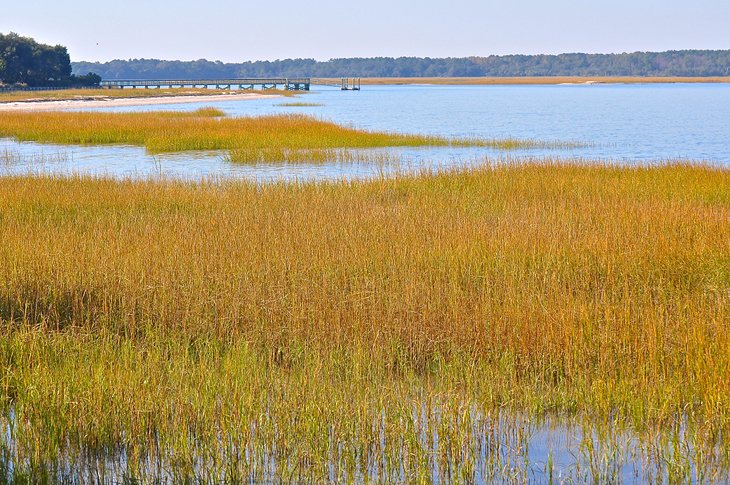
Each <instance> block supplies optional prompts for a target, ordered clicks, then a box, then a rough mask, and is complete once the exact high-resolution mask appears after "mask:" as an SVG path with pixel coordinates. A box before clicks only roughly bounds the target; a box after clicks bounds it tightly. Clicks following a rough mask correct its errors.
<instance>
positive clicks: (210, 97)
mask: <svg viewBox="0 0 730 485" xmlns="http://www.w3.org/2000/svg"><path fill="white" fill-rule="evenodd" d="M278 97H280V96H279V95H276V94H258V93H235V94H202V95H192V96H159V97H157V96H156V97H149V98H104V99H88V98H87V99H70V100H53V101H15V102H11V103H0V111H56V110H63V109H71V110H74V109H85V108H111V107H114V106H149V105H156V104H180V103H215V102H218V101H240V100H244V99H262V98H278Z"/></svg>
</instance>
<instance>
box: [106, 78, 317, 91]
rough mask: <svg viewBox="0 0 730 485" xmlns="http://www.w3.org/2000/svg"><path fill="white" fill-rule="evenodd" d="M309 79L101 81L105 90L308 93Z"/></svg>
mask: <svg viewBox="0 0 730 485" xmlns="http://www.w3.org/2000/svg"><path fill="white" fill-rule="evenodd" d="M311 84H312V82H311V79H310V78H236V79H119V80H114V81H101V82H100V83H99V86H100V87H102V88H107V89H162V88H213V87H215V89H232V88H234V87H235V88H238V89H255V88H257V87H259V88H260V89H279V87H282V88H283V89H285V90H286V91H309V87H310V85H311Z"/></svg>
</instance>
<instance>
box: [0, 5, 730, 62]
mask: <svg viewBox="0 0 730 485" xmlns="http://www.w3.org/2000/svg"><path fill="white" fill-rule="evenodd" d="M0 2H2V5H0V32H3V33H7V32H10V31H12V32H17V33H19V34H23V35H28V36H31V37H35V38H36V39H37V40H39V41H41V42H44V43H49V44H62V45H65V46H67V47H68V49H69V53H70V54H71V58H72V60H89V61H96V60H101V61H104V60H109V59H128V58H141V57H147V58H149V57H154V58H161V59H185V60H188V59H199V58H207V59H211V60H215V59H220V60H223V61H228V62H235V61H244V60H257V59H270V60H273V59H284V58H295V57H313V58H316V59H321V60H325V59H329V58H333V57H372V56H394V57H397V56H429V57H449V56H454V57H463V56H485V55H489V54H535V53H547V54H557V53H561V52H633V51H637V50H651V51H659V50H669V49H728V48H730V0H482V1H479V0H451V1H445V0H438V1H437V0H421V1H414V0H400V1H398V0H367V1H365V0H363V1H361V2H358V1H356V0H348V1H339V0H310V1H303V0H302V1H297V2H294V1H291V0H272V1H269V2H266V1H260V0H258V1H241V0H218V1H216V0H208V1H204V0H177V1H164V2H163V1H159V0H158V1H155V0H144V1H143V0H120V1H116V2H115V1H110V2H105V1H104V0H67V1H59V0H26V1H25V2H15V1H11V0H0Z"/></svg>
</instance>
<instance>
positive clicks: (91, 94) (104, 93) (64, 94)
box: [0, 88, 295, 103]
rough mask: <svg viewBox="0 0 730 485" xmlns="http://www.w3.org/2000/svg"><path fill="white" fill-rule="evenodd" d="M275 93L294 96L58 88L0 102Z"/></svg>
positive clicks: (1, 97) (0, 96)
mask: <svg viewBox="0 0 730 485" xmlns="http://www.w3.org/2000/svg"><path fill="white" fill-rule="evenodd" d="M249 92H253V93H257V94H275V95H279V96H294V95H295V93H294V92H293V91H284V90H278V89H266V90H256V91H243V90H229V89H203V88H185V89H165V88H163V89H99V88H96V89H91V88H90V89H59V90H49V91H10V92H5V93H0V103H14V102H21V101H78V100H97V99H120V98H155V97H160V96H203V95H205V96H208V95H210V96H226V95H231V94H241V93H249Z"/></svg>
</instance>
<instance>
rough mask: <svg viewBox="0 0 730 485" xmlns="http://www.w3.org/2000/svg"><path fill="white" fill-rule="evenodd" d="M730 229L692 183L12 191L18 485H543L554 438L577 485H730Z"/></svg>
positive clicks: (14, 472) (673, 179) (521, 169)
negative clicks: (65, 481)
mask: <svg viewBox="0 0 730 485" xmlns="http://www.w3.org/2000/svg"><path fill="white" fill-rule="evenodd" d="M159 119H160V118H156V120H159ZM170 119H173V120H176V119H179V118H177V117H176V116H173V115H170ZM276 121H277V122H279V121H280V120H276ZM290 121H291V122H298V121H299V120H298V119H297V118H293V119H291V120H290ZM156 122H157V121H156ZM322 129H323V130H325V131H326V130H331V129H333V128H331V127H330V126H328V125H326V126H324V127H322ZM109 131H110V133H113V130H111V129H110V130H109ZM352 136H353V138H354V139H357V136H359V135H352ZM729 215H730V172H728V170H726V169H721V168H716V167H711V166H702V165H697V166H692V165H687V164H667V165H657V166H651V167H633V168H631V167H625V166H609V165H605V166H604V165H594V166H591V165H587V164H579V163H577V164H569V163H556V162H550V161H545V162H542V163H533V164H514V165H497V166H486V167H484V168H481V169H477V170H471V171H462V172H456V173H444V174H431V175H422V176H407V177H406V176H404V177H396V178H393V179H380V180H373V181H359V182H339V183H318V184H270V185H258V184H253V183H246V182H225V183H212V182H201V183H183V182H172V181H159V180H158V181H132V180H127V181H113V180H107V179H91V178H83V177H67V178H53V177H3V178H0V241H2V245H0V319H1V320H2V326H1V327H0V328H1V329H2V335H1V338H0V368H1V369H3V376H2V381H1V382H0V409H1V410H2V419H3V420H4V425H5V427H4V429H6V430H7V432H4V433H3V434H1V435H0V443H2V445H0V447H1V449H0V464H1V465H2V466H0V471H2V473H4V474H5V476H6V477H10V479H12V478H13V477H15V478H20V479H22V478H24V477H25V478H26V479H28V480H29V481H33V480H37V479H42V478H43V477H51V478H53V477H56V478H57V477H59V476H71V477H73V476H76V477H78V476H83V474H93V475H91V476H97V477H106V478H110V477H117V478H118V477H127V478H140V479H144V480H151V479H154V478H155V477H161V478H162V479H177V480H183V479H191V478H193V477H197V478H199V479H201V480H213V479H223V480H228V481H235V480H238V479H246V480H249V479H250V480H262V479H273V480H283V481H302V480H315V481H347V480H354V481H396V482H412V481H420V482H428V481H437V480H445V479H449V480H452V481H473V480H491V479H493V478H496V479H503V480H507V481H509V480H511V479H515V480H527V479H530V477H535V476H542V477H552V476H553V466H552V465H551V464H550V463H552V455H550V458H549V459H548V458H546V461H545V462H544V463H542V465H540V466H542V467H543V471H542V472H541V473H538V472H536V471H535V470H534V469H533V468H532V465H533V464H531V463H528V461H529V456H530V454H529V451H528V450H527V447H528V445H529V443H530V440H529V434H530V433H531V432H534V430H535V427H536V426H537V424H536V423H539V422H540V421H542V420H550V419H555V420H559V421H560V420H562V421H563V422H567V423H572V424H573V425H576V426H585V430H586V436H587V438H586V439H585V440H583V441H581V444H580V448H579V451H580V455H579V456H576V457H575V463H573V464H569V465H568V467H567V468H566V471H565V473H567V474H570V476H575V477H576V480H578V481H581V480H609V481H610V480H612V479H613V480H614V481H615V478H616V473H621V472H620V470H618V471H617V463H622V460H623V461H627V462H630V463H631V462H633V463H640V465H639V468H640V469H641V470H642V473H644V474H645V475H642V476H645V477H652V476H655V477H658V479H664V480H671V481H674V480H684V481H686V480H688V479H694V480H698V481H722V480H725V479H727V477H728V469H729V466H730V446H729V445H728V443H727V438H726V436H727V433H728V432H730V411H729V410H730V407H729V406H728V404H729V403H730V379H728V376H729V375H730V326H729V325H728V323H730V304H729V302H728V299H729V298H730V256H728V255H730V219H729V218H728V217H729ZM622 436H629V437H630V440H629V441H630V442H631V443H633V444H632V445H631V446H630V447H629V452H628V453H632V452H635V453H638V454H637V455H634V456H633V458H632V457H631V456H630V455H626V454H625V453H624V452H625V450H624V448H623V447H622V445H621V444H620V443H621V442H622V439H623V438H622ZM632 450H633V451H632ZM536 474H537V475H536Z"/></svg>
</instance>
